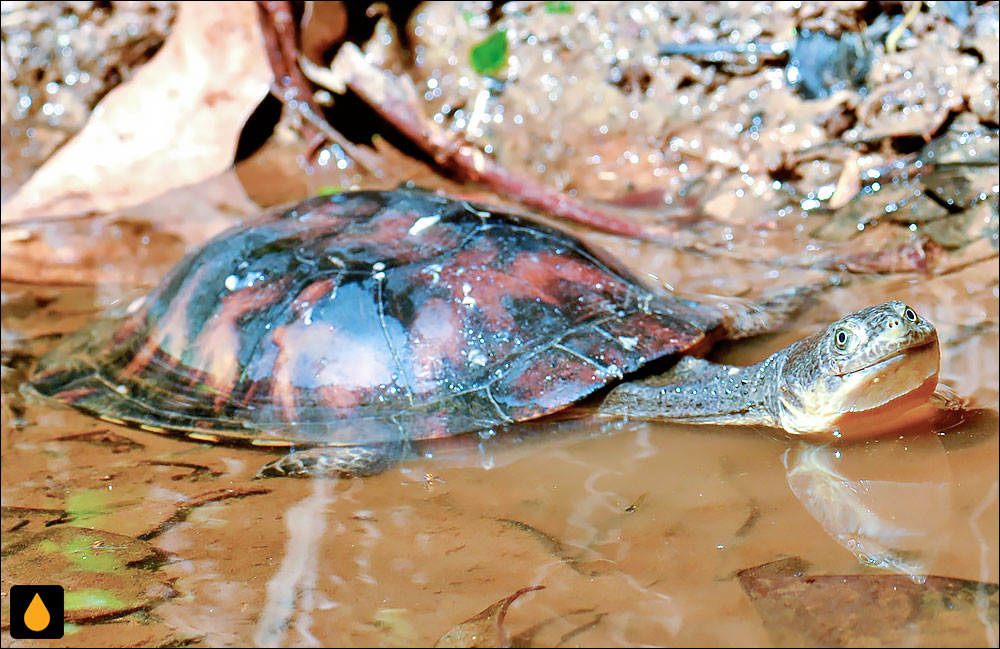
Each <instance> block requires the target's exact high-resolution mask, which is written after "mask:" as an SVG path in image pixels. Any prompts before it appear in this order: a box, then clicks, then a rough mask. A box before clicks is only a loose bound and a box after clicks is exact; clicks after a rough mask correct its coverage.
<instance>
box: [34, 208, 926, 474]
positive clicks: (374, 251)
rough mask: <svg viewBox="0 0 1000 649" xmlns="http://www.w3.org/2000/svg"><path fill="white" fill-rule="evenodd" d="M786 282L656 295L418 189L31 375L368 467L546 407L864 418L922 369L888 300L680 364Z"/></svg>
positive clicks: (218, 246) (921, 353)
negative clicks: (588, 401)
mask: <svg viewBox="0 0 1000 649" xmlns="http://www.w3.org/2000/svg"><path fill="white" fill-rule="evenodd" d="M802 299H803V296H802V294H801V291H795V290H792V291H787V292H785V293H779V294H775V295H773V296H772V297H770V298H768V299H765V300H762V301H760V302H758V303H755V304H751V305H748V306H747V307H746V308H743V309H738V310H734V311H733V312H722V311H720V310H719V309H716V308H715V307H712V306H709V305H706V304H700V303H698V302H695V301H691V300H688V299H681V298H678V297H675V296H669V295H661V294H656V293H654V292H652V291H650V290H649V289H647V288H645V287H644V286H643V285H642V284H641V283H640V282H639V281H637V280H636V279H635V277H633V276H632V275H631V274H630V273H629V272H627V271H625V270H624V269H622V268H621V267H619V266H618V265H617V264H616V263H614V262H612V261H609V260H605V259H602V258H601V256H600V255H598V254H597V253H595V252H594V251H593V250H592V249H590V248H589V247H587V246H586V245H585V244H583V243H582V242H581V241H579V240H578V239H576V238H574V237H572V236H570V235H568V234H566V233H564V232H561V231H559V230H556V229H553V228H549V227H546V226H543V225H540V224H538V223H534V222H531V221H528V220H524V219H521V218H518V217H516V216H513V215H509V214H503V213H500V212H497V211H494V210H492V209H490V208H487V207H484V206H479V205H470V204H469V203H465V202H460V201H455V200H451V199H448V198H444V197H439V196H435V195H433V194H429V193H427V192H423V191H410V190H397V191H390V192H348V193H342V194H337V195H334V196H330V197H315V198H311V199H309V200H306V201H304V202H303V203H301V204H299V205H298V206H296V207H295V208H293V209H290V210H288V211H285V212H274V213H272V214H270V215H268V216H266V217H264V219H263V220H261V221H258V222H256V223H254V224H253V225H249V226H240V227H237V228H234V229H232V230H230V231H228V232H226V233H224V234H222V235H220V236H218V237H216V238H215V239H213V240H211V241H209V242H208V243H207V244H206V245H205V246H204V247H202V248H201V249H200V250H198V251H197V252H195V253H193V254H192V255H190V256H188V257H187V258H185V259H184V260H183V261H182V262H181V263H180V264H178V265H177V266H176V267H175V268H174V269H173V270H172V271H171V272H170V273H169V274H168V275H167V277H166V278H165V279H164V280H163V281H162V282H161V283H160V284H159V286H158V287H157V288H155V289H154V290H153V291H152V292H151V293H150V294H149V295H148V296H147V297H146V298H144V300H143V301H142V302H141V303H140V304H138V305H133V306H134V307H135V308H133V309H131V313H128V314H126V315H124V316H122V317H119V318H117V319H105V320H103V321H100V322H98V323H97V324H96V325H93V326H91V327H88V328H86V329H84V330H83V331H80V332H77V333H75V334H72V335H70V336H68V337H67V338H66V339H65V340H64V341H63V342H62V343H61V344H60V345H59V346H58V347H57V348H56V349H55V350H53V351H52V352H51V353H49V354H48V355H47V356H46V357H45V358H43V359H42V361H41V362H40V363H39V366H38V368H37V370H36V372H35V374H34V376H33V378H32V381H31V384H32V386H33V387H34V389H35V390H37V391H38V392H39V393H41V394H42V395H45V396H48V397H53V398H55V399H58V400H59V401H61V402H64V403H67V404H69V405H72V406H74V407H75V408H78V409H80V410H82V411H84V412H86V413H89V414H91V415H94V416H97V417H100V418H102V419H104V420H107V421H110V422H114V423H121V424H127V425H130V426H135V427H138V428H141V429H143V430H148V431H153V432H158V433H173V434H180V435H185V436H187V437H190V438H191V439H195V440H199V441H206V442H213V443H223V444H235V445H247V446H257V447H276V448H281V449H284V450H285V451H286V452H287V454H286V455H284V456H283V457H282V458H280V459H278V460H275V461H274V462H271V463H270V464H268V465H267V466H266V467H264V468H263V469H262V470H261V472H262V474H263V475H347V476H350V475H368V474H373V473H377V472H379V471H382V470H384V469H386V468H387V467H389V466H392V465H393V464H394V463H396V462H398V461H399V460H400V459H401V458H403V457H404V456H405V455H406V454H407V453H408V452H410V450H411V448H412V447H413V445H414V443H415V442H418V441H421V440H431V439H435V438H442V437H448V436H452V435H457V434H460V433H465V432H470V431H479V430H485V429H490V428H493V427H496V426H498V425H504V424H509V423H512V422H519V421H525V420H529V419H534V418H537V417H541V416H543V415H547V414H549V413H552V412H556V411H558V410H561V409H563V408H566V407H568V406H569V405H571V404H573V403H574V402H576V401H578V400H580V399H581V398H583V397H586V396H587V395H589V394H591V393H593V392H594V391H596V390H598V389H600V388H602V387H603V386H605V385H607V384H611V383H613V382H616V381H619V380H620V379H622V378H623V377H625V376H626V375H630V374H632V373H635V372H637V371H639V370H640V369H642V368H643V366H644V365H647V364H649V363H650V362H652V361H657V360H659V359H664V358H667V357H673V358H680V362H677V363H676V364H675V365H674V366H673V368H672V369H670V370H668V371H667V373H666V374H663V375H661V376H657V377H648V378H645V379H642V378H639V379H635V378H634V377H631V378H633V380H632V381H631V382H627V383H623V384H622V385H620V386H618V387H617V388H615V389H614V390H613V391H611V392H610V394H609V395H608V396H607V398H606V399H605V401H604V404H603V405H602V409H603V412H604V413H605V414H610V415H632V416H639V417H655V418H658V419H662V420H667V421H678V422H686V423H698V424H737V425H739V424H747V425H762V426H771V427H777V428H783V429H784V430H785V431H787V432H788V433H791V434H795V435H799V434H801V435H812V436H827V437H831V436H833V435H835V434H836V435H841V434H843V435H854V434H859V435H870V434H877V433H879V432H884V431H883V428H884V427H885V425H886V423H887V422H896V423H898V422H899V420H900V418H901V417H902V418H905V416H906V413H908V412H911V411H912V410H913V409H914V408H915V407H917V406H920V405H921V404H924V403H926V402H927V401H928V398H929V397H930V396H931V394H932V392H933V391H934V389H935V385H936V383H937V372H938V364H939V352H938V346H937V335H936V333H935V330H934V327H933V326H932V325H931V324H930V323H929V322H927V321H926V320H924V319H923V318H921V317H920V316H919V315H917V314H916V313H915V312H914V311H913V310H912V309H911V308H909V307H908V306H906V305H905V304H903V303H902V302H888V303H885V304H882V305H879V306H874V307H870V308H867V309H863V310H861V311H858V312H857V313H854V314H852V315H849V316H847V317H845V318H843V319H841V320H839V321H837V322H835V323H833V324H832V325H830V326H829V327H827V328H826V329H824V330H822V331H820V332H818V333H816V334H815V335H813V336H810V337H809V338H806V339H804V340H802V341H799V342H797V343H795V344H793V345H791V346H790V347H788V348H786V349H783V350H781V351H779V352H777V353H775V354H774V355H772V356H771V357H770V358H768V359H767V360H765V361H763V362H762V363H759V364H757V365H753V366H750V367H733V366H728V365H718V364H714V363H709V362H707V361H705V360H702V359H699V358H697V356H698V355H700V354H702V353H704V352H705V351H706V350H707V349H708V348H709V347H710V346H711V345H712V344H713V343H714V342H715V341H717V340H720V339H724V338H729V339H736V338H741V337H746V336H750V335H755V334H759V333H762V332H765V331H770V330H773V329H774V328H776V327H777V326H778V325H779V324H781V323H782V322H783V321H784V320H786V319H787V317H788V315H789V314H790V313H791V312H792V311H793V310H794V308H795V307H796V306H797V304H799V303H801V301H802Z"/></svg>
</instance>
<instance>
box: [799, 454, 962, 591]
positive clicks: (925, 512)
mask: <svg viewBox="0 0 1000 649" xmlns="http://www.w3.org/2000/svg"><path fill="white" fill-rule="evenodd" d="M784 463H785V470H786V479H787V480H788V486H789V487H790V488H791V490H792V493H794V494H795V496H796V498H798V499H799V501H800V502H801V503H802V505H803V506H804V507H805V508H806V510H807V511H808V512H809V514H810V515H811V516H812V517H813V518H815V519H816V521H817V522H818V523H819V524H820V525H822V526H823V529H824V530H826V532H827V534H829V535H830V536H831V537H832V538H833V539H834V540H836V541H837V543H839V544H840V545H842V546H843V547H844V548H846V549H847V550H848V551H849V552H851V553H852V554H854V555H855V556H856V557H857V558H858V560H859V561H860V562H861V563H862V564H864V565H867V566H872V567H877V568H884V569H887V570H892V571H895V572H899V573H902V574H905V575H907V576H909V577H910V578H911V579H913V580H914V581H915V582H917V583H923V582H924V581H925V579H926V575H927V571H928V568H929V565H930V563H931V562H932V561H933V559H934V557H935V555H936V553H937V550H938V548H940V547H942V546H943V545H944V543H945V542H946V541H947V538H948V536H949V534H948V530H947V523H948V520H949V518H950V515H951V502H952V499H951V471H950V469H949V468H948V462H947V457H946V454H945V451H944V448H943V447H942V446H941V443H940V442H939V440H938V439H937V437H933V436H922V437H918V438H910V437H900V438H898V439H892V440H884V441H881V442H879V443H874V444H866V445H853V446H844V447H841V446H834V445H828V444H824V445H813V444H806V443H800V444H796V445H795V446H792V447H790V448H789V449H787V450H786V451H785V454H784ZM904 467H905V468H904ZM888 475H891V476H892V477H893V479H886V476H888Z"/></svg>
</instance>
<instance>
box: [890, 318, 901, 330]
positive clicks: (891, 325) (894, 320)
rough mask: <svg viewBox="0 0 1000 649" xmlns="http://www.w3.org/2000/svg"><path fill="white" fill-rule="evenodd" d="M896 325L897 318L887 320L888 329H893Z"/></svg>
mask: <svg viewBox="0 0 1000 649" xmlns="http://www.w3.org/2000/svg"><path fill="white" fill-rule="evenodd" d="M898 326H899V320H896V319H893V320H890V321H889V328H890V329H895V328H896V327H898Z"/></svg>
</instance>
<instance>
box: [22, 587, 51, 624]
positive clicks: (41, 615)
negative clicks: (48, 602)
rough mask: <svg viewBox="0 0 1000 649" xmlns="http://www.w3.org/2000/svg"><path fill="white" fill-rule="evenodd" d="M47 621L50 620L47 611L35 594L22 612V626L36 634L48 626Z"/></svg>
mask: <svg viewBox="0 0 1000 649" xmlns="http://www.w3.org/2000/svg"><path fill="white" fill-rule="evenodd" d="M49 620H51V617H50V616H49V609H47V608H45V604H44V603H43V602H42V598H41V597H39V596H38V593H35V596H34V598H32V600H31V603H30V604H28V609H27V610H26V611H25V612H24V626H26V627H28V628H29V629H31V630H32V631H34V632H35V633H38V632H39V631H41V630H43V629H44V628H45V627H47V626H48V625H49Z"/></svg>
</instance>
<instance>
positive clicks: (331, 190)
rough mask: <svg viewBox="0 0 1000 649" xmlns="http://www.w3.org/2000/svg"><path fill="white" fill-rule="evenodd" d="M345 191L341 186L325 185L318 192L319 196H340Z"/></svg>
mask: <svg viewBox="0 0 1000 649" xmlns="http://www.w3.org/2000/svg"><path fill="white" fill-rule="evenodd" d="M343 191H344V188H343V187H341V186H340V185H323V186H322V187H320V188H319V191H317V192H316V195H317V196H333V195H334V194H339V193H341V192H343Z"/></svg>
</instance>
